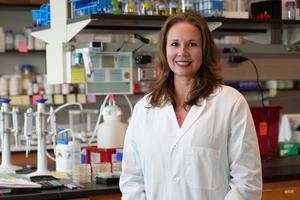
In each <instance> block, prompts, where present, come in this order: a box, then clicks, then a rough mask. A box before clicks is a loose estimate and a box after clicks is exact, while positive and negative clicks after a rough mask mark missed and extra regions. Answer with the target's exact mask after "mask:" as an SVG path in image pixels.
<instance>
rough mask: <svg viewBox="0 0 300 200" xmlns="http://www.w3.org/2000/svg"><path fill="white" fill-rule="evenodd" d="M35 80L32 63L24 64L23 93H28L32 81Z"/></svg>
mask: <svg viewBox="0 0 300 200" xmlns="http://www.w3.org/2000/svg"><path fill="white" fill-rule="evenodd" d="M32 80H33V72H32V65H31V64H23V65H22V83H23V94H27V93H28V91H29V92H30V91H31V90H30V89H31V86H32V85H31V83H32Z"/></svg>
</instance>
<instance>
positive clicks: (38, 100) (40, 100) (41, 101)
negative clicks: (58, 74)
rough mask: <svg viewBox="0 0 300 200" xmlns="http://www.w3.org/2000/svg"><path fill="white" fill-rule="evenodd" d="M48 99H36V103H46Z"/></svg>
mask: <svg viewBox="0 0 300 200" xmlns="http://www.w3.org/2000/svg"><path fill="white" fill-rule="evenodd" d="M47 100H48V99H43V98H42V99H36V100H35V102H37V103H45V102H46V101H47Z"/></svg>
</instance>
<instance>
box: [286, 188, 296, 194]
mask: <svg viewBox="0 0 300 200" xmlns="http://www.w3.org/2000/svg"><path fill="white" fill-rule="evenodd" d="M294 192H295V190H293V189H287V190H284V194H293V193H294Z"/></svg>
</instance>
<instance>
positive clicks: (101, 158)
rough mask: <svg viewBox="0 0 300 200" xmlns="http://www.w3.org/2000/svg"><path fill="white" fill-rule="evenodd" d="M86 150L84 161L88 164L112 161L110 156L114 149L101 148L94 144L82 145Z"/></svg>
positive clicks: (114, 151)
mask: <svg viewBox="0 0 300 200" xmlns="http://www.w3.org/2000/svg"><path fill="white" fill-rule="evenodd" d="M83 149H85V150H86V162H87V163H88V164H95V163H105V162H109V163H111V162H112V156H113V154H115V153H116V149H101V148H97V147H96V146H87V147H83Z"/></svg>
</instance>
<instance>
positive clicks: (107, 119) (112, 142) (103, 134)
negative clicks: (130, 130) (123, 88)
mask: <svg viewBox="0 0 300 200" xmlns="http://www.w3.org/2000/svg"><path fill="white" fill-rule="evenodd" d="M102 114H103V119H104V122H103V123H101V124H100V125H99V128H98V133H97V147H98V148H121V147H123V145H124V137H125V132H126V129H127V124H126V123H123V122H121V115H122V111H121V109H120V108H119V107H118V106H117V105H116V103H115V100H114V97H113V96H112V95H111V96H110V98H109V105H108V106H106V107H105V108H104V110H103V112H102Z"/></svg>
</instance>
